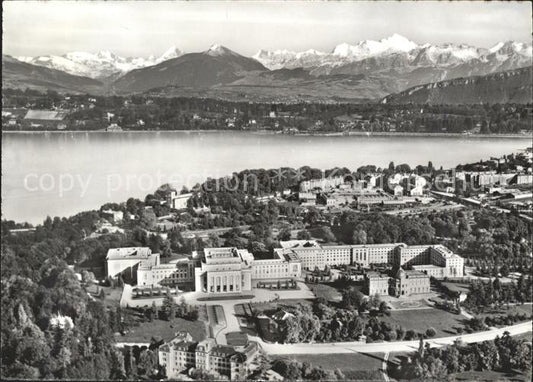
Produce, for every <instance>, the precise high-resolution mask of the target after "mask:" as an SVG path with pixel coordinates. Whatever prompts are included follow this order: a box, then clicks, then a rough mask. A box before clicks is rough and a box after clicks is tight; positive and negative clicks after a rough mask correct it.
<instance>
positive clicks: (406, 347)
mask: <svg viewBox="0 0 533 382" xmlns="http://www.w3.org/2000/svg"><path fill="white" fill-rule="evenodd" d="M531 325H532V321H528V322H524V323H521V324H517V325H512V326H507V327H505V328H500V329H493V330H488V331H485V332H479V333H472V334H465V335H462V336H451V337H442V338H435V339H430V340H426V341H425V342H427V343H429V344H430V345H431V347H442V346H446V345H451V344H453V343H454V342H455V341H456V340H457V339H461V340H462V341H463V342H464V343H475V342H483V341H489V340H493V339H494V338H496V336H502V335H503V333H504V332H506V331H507V332H509V333H510V334H511V335H512V336H515V335H519V334H524V333H528V332H531ZM249 338H250V339H251V340H253V341H257V342H259V343H260V344H261V347H262V348H263V350H264V351H265V352H266V353H268V354H276V355H280V354H283V355H288V354H326V353H337V354H338V353H352V352H354V351H356V352H361V353H388V352H412V351H416V350H417V349H418V345H419V342H418V340H417V341H397V342H376V343H360V342H336V343H311V344H309V343H304V344H271V343H266V342H264V341H263V340H261V338H259V337H252V336H249Z"/></svg>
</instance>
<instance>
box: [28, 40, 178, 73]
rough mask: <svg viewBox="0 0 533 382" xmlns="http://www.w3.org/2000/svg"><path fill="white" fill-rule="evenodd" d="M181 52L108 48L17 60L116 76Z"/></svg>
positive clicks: (59, 68)
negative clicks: (130, 53)
mask: <svg viewBox="0 0 533 382" xmlns="http://www.w3.org/2000/svg"><path fill="white" fill-rule="evenodd" d="M181 54H182V52H181V51H180V50H179V49H178V48H176V47H175V46H173V47H171V48H169V49H167V51H165V52H164V53H163V54H162V55H161V56H159V57H157V58H156V57H155V56H153V55H152V56H150V57H148V58H144V57H121V56H118V55H116V54H114V53H112V52H110V51H108V50H103V51H100V52H98V53H88V52H80V51H77V52H69V53H66V54H64V55H62V56H55V55H49V56H38V57H19V61H22V62H27V63H30V64H34V65H40V66H45V67H47V68H51V69H57V70H62V71H64V72H67V73H70V74H74V75H77V76H84V77H90V78H107V77H117V76H120V75H122V74H124V73H127V72H129V71H131V70H134V69H140V68H144V67H147V66H152V65H156V64H159V63H161V62H163V61H166V60H170V59H172V58H176V57H178V56H180V55H181Z"/></svg>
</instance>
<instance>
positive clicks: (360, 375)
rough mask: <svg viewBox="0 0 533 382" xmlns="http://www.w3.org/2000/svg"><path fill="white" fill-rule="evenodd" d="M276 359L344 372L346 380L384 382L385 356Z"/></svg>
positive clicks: (361, 354) (341, 355) (327, 355)
mask: <svg viewBox="0 0 533 382" xmlns="http://www.w3.org/2000/svg"><path fill="white" fill-rule="evenodd" d="M272 358H274V359H280V358H284V359H293V360H295V361H298V362H309V363H310V364H311V365H312V366H322V367H323V368H324V369H329V370H335V369H339V370H340V371H342V373H343V374H344V376H345V378H346V379H351V380H372V381H375V380H382V379H383V377H382V374H381V372H380V371H379V370H380V369H381V367H382V362H383V354H381V353H376V354H365V353H348V354H319V355H316V354H295V355H291V356H272Z"/></svg>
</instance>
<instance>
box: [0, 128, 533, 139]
mask: <svg viewBox="0 0 533 382" xmlns="http://www.w3.org/2000/svg"><path fill="white" fill-rule="evenodd" d="M4 133H5V134H68V133H70V134H72V133H84V134H87V133H106V134H111V135H115V134H124V133H136V134H146V133H188V134H190V133H243V134H245V133H248V134H257V135H286V136H295V137H357V136H361V137H428V138H430V137H437V138H446V137H455V138H510V139H517V138H518V139H528V140H531V139H533V135H528V134H462V133H423V132H413V133H410V132H402V131H398V132H388V131H377V132H372V133H370V132H365V131H350V132H339V133H337V132H336V133H326V132H314V133H308V132H302V133H291V134H286V133H283V132H281V131H271V130H253V131H251V130H124V131H113V132H108V131H104V130H61V131H58V130H40V131H35V130H16V131H15V130H2V134H4Z"/></svg>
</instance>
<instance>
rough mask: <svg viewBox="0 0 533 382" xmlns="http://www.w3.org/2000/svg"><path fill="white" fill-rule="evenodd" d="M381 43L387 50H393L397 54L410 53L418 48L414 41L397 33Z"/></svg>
mask: <svg viewBox="0 0 533 382" xmlns="http://www.w3.org/2000/svg"><path fill="white" fill-rule="evenodd" d="M379 42H380V44H381V45H382V46H384V47H386V48H387V49H391V50H394V51H396V52H410V51H411V50H413V49H415V48H416V47H417V46H418V45H417V44H416V43H414V42H413V41H411V40H409V39H408V38H406V37H403V36H401V35H399V34H397V33H394V34H393V35H392V36H390V37H387V38H384V39H382V40H380V41H379Z"/></svg>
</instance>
